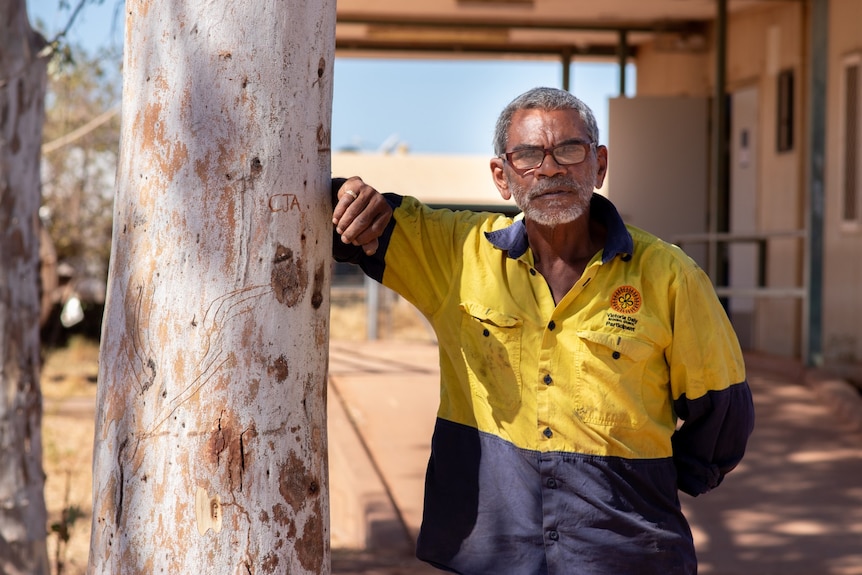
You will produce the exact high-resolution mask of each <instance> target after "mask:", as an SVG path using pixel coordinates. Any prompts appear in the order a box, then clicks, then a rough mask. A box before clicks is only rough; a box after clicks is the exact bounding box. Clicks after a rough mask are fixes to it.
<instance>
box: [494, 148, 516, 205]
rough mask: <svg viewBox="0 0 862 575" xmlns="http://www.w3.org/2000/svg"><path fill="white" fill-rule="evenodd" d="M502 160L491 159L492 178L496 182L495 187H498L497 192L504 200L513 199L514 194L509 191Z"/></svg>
mask: <svg viewBox="0 0 862 575" xmlns="http://www.w3.org/2000/svg"><path fill="white" fill-rule="evenodd" d="M504 170H505V166H504V165H503V159H502V158H491V178H493V180H494V185H495V186H497V191H499V192H500V196H501V197H502V198H503V199H504V200H508V199H510V198H511V197H512V192H511V191H510V190H509V182H508V181H507V180H506V173H505V172H504Z"/></svg>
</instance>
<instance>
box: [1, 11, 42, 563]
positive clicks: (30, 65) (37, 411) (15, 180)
mask: <svg viewBox="0 0 862 575" xmlns="http://www.w3.org/2000/svg"><path fill="white" fill-rule="evenodd" d="M0 15H2V17H0V573H4V574H7V575H17V574H25V573H26V574H28V575H32V574H41V573H48V561H47V554H46V548H45V534H46V512H45V498H44V493H43V492H44V485H45V476H44V472H43V471H42V436H41V426H42V395H41V392H40V389H39V367H40V365H39V308H40V300H39V201H40V183H39V161H40V157H41V153H40V148H41V144H42V123H43V120H44V117H45V109H44V101H45V89H46V82H47V76H46V65H45V61H44V59H42V58H40V57H39V50H41V49H42V47H44V44H45V42H44V40H43V39H42V38H41V36H39V35H38V34H36V33H35V32H33V31H32V30H31V29H30V24H29V21H28V19H27V12H26V8H25V3H24V0H0Z"/></svg>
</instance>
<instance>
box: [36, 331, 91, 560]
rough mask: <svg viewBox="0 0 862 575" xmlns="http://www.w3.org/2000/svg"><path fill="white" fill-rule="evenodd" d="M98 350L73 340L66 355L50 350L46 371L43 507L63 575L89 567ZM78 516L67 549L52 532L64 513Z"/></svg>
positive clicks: (50, 545) (52, 553) (50, 548)
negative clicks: (46, 507)
mask: <svg viewBox="0 0 862 575" xmlns="http://www.w3.org/2000/svg"><path fill="white" fill-rule="evenodd" d="M98 371H99V348H98V345H97V344H96V343H95V342H93V341H90V340H87V339H83V338H73V339H72V340H71V341H70V342H69V345H68V346H67V347H65V348H62V349H56V350H51V351H50V352H49V353H48V354H47V357H46V358H45V364H44V365H43V367H42V396H43V397H44V415H43V419H42V450H43V466H44V468H45V475H46V480H45V501H46V504H47V506H48V529H49V536H48V552H49V556H50V558H51V563H52V568H53V569H54V571H53V572H54V573H57V572H58V571H59V569H58V563H60V562H62V563H64V564H65V566H64V567H65V568H64V569H63V570H62V573H63V574H64V575H79V574H81V573H84V571H85V569H86V566H87V554H88V549H89V539H90V533H89V532H90V515H91V510H92V497H91V489H92V454H93V433H94V427H95V421H94V414H95V409H94V406H95V401H96V376H97V374H98ZM69 510H80V512H81V513H82V515H81V517H80V518H78V519H77V520H76V521H74V522H72V523H71V525H67V527H68V529H69V531H68V536H69V542H68V545H61V546H60V549H59V553H60V555H59V557H58V543H60V537H59V536H58V534H57V533H56V532H52V531H51V527H52V526H54V525H57V526H59V525H62V524H63V520H62V519H63V514H64V512H65V513H66V514H67V516H68V512H69Z"/></svg>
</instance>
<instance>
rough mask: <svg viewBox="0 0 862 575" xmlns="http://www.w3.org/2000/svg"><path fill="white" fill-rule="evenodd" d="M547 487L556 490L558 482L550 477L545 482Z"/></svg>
mask: <svg viewBox="0 0 862 575" xmlns="http://www.w3.org/2000/svg"><path fill="white" fill-rule="evenodd" d="M545 485H547V486H548V488H550V489H556V488H557V480H556V479H554V478H553V477H548V480H547V481H546V482H545Z"/></svg>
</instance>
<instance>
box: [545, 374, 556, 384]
mask: <svg viewBox="0 0 862 575" xmlns="http://www.w3.org/2000/svg"><path fill="white" fill-rule="evenodd" d="M542 381H544V382H545V385H551V383H553V382H554V378H553V377H551V374H550V373H546V374H545V377H543V378H542Z"/></svg>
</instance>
